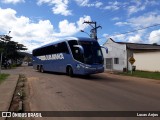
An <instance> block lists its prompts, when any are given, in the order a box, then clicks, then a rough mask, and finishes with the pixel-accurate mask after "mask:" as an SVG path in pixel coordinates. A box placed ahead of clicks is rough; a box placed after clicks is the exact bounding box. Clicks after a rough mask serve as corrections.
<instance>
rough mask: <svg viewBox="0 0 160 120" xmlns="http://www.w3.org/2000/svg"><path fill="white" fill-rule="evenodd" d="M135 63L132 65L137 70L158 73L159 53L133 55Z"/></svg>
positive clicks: (159, 65)
mask: <svg viewBox="0 0 160 120" xmlns="http://www.w3.org/2000/svg"><path fill="white" fill-rule="evenodd" d="M134 58H135V60H136V62H135V63H134V65H135V66H136V69H138V70H144V71H159V72H160V51H158V52H145V53H134Z"/></svg>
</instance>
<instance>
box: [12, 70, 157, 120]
mask: <svg viewBox="0 0 160 120" xmlns="http://www.w3.org/2000/svg"><path fill="white" fill-rule="evenodd" d="M14 72H15V73H16V72H20V73H24V74H26V76H27V78H28V82H29V87H30V107H31V110H32V111H160V94H159V93H160V81H157V80H146V79H142V78H132V77H124V76H118V75H112V74H109V73H101V74H97V75H92V76H91V77H89V78H85V77H81V76H77V77H73V78H71V77H68V76H66V75H64V74H56V73H39V72H37V71H35V70H33V69H32V67H21V68H19V69H16V70H15V71H14ZM48 119H51V120H52V119H53V118H48ZM57 119H60V120H62V119H65V118H55V120H57ZM70 119H72V120H75V118H69V120H70ZM76 119H80V120H81V119H83V120H88V119H96V120H100V119H103V120H106V119H107V120H108V119H113V118H102V117H101V118H76ZM114 119H117V120H119V119H122V120H123V119H126V120H127V119H128V118H114ZM130 119H131V118H130ZM135 119H138V120H141V119H142V118H133V120H135ZM146 119H147V118H146ZM148 119H151V118H148ZM155 119H157V118H155Z"/></svg>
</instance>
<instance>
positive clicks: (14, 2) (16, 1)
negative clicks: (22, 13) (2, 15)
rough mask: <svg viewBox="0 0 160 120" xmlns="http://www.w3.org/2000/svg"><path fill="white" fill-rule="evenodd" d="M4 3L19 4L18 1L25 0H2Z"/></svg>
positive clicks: (22, 0)
mask: <svg viewBox="0 0 160 120" xmlns="http://www.w3.org/2000/svg"><path fill="white" fill-rule="evenodd" d="M2 2H3V3H6V4H10V3H11V4H17V3H21V2H25V1H24V0H2Z"/></svg>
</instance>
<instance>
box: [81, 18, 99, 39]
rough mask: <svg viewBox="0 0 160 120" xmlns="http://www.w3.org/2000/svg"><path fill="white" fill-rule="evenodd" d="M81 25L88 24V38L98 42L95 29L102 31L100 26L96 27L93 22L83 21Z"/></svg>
mask: <svg viewBox="0 0 160 120" xmlns="http://www.w3.org/2000/svg"><path fill="white" fill-rule="evenodd" d="M83 23H86V24H89V25H90V26H91V27H92V29H91V30H90V32H91V34H90V37H91V38H94V39H96V40H98V38H97V29H98V28H101V29H102V26H100V25H99V26H97V22H94V21H84V22H83Z"/></svg>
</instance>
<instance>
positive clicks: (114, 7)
mask: <svg viewBox="0 0 160 120" xmlns="http://www.w3.org/2000/svg"><path fill="white" fill-rule="evenodd" d="M120 5H121V3H120V2H117V1H115V2H108V5H107V6H106V7H104V9H106V10H118V9H119V8H120Z"/></svg>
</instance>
